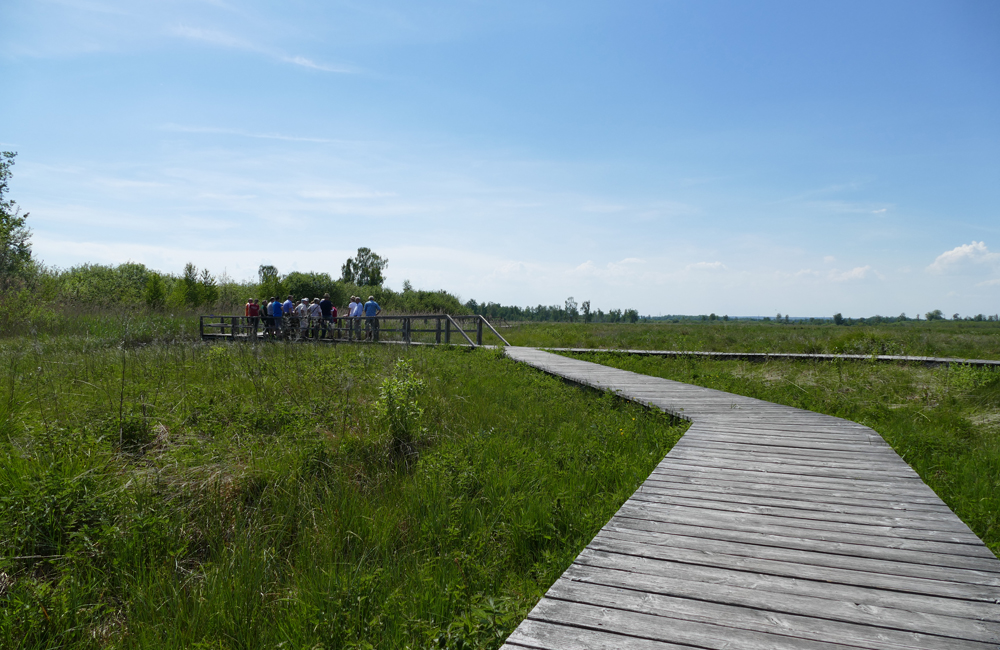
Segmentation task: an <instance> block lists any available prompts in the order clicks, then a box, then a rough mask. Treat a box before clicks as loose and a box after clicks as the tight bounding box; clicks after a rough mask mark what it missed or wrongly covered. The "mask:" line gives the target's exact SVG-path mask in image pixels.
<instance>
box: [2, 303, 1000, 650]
mask: <svg viewBox="0 0 1000 650" xmlns="http://www.w3.org/2000/svg"><path fill="white" fill-rule="evenodd" d="M196 329H197V321H196V320H195V321H194V322H193V323H192V322H191V319H190V318H189V317H188V318H185V317H182V316H180V315H178V316H175V317H167V316H163V317H157V316H150V315H146V316H141V317H135V318H129V317H125V316H122V315H119V316H117V317H116V316H113V315H111V316H101V315H96V314H89V315H84V316H83V317H81V318H78V319H75V320H73V319H70V320H67V319H65V318H63V319H58V320H53V321H52V322H51V323H47V324H46V323H41V322H40V323H37V324H36V326H34V327H33V330H34V333H33V334H31V335H21V336H15V337H7V338H3V339H0V547H2V548H3V554H2V559H0V647H12V648H14V647H17V648H20V647H24V648H43V647H44V648H54V647H66V648H70V647H72V648H77V647H83V648H87V647H90V648H138V647H143V648H145V647H167V646H169V647H176V646H183V647H199V648H258V647H260V648H263V647H268V648H274V647H308V648H313V647H316V648H319V647H330V648H334V647H345V648H375V647H377V648H407V647H410V648H423V647H431V646H433V647H440V648H464V647H470V646H471V647H484V648H495V647H498V646H499V645H500V643H501V642H502V640H503V638H505V636H506V635H507V634H508V633H509V632H510V631H511V630H512V629H513V628H514V627H515V626H516V625H517V623H518V622H519V621H520V620H521V618H522V617H523V616H524V615H525V614H526V613H527V611H528V610H529V609H530V608H531V607H532V606H533V604H534V603H535V601H536V600H537V599H538V597H539V596H540V595H541V594H542V593H543V592H544V591H545V589H546V588H547V587H548V585H549V584H551V583H552V582H553V581H554V580H555V579H556V578H557V577H558V576H559V575H560V574H561V573H562V571H563V570H564V569H565V568H566V566H568V564H569V563H570V562H571V561H572V559H573V558H574V557H575V555H576V554H577V553H578V552H579V550H580V549H581V548H582V547H583V546H585V545H586V544H587V543H588V542H589V540H590V538H591V537H592V536H593V535H594V534H595V533H596V531H597V530H598V529H599V528H600V527H601V526H602V525H603V524H604V523H605V522H606V521H607V520H608V519H609V518H610V517H611V515H612V514H613V513H614V511H615V510H616V509H617V508H618V506H619V505H620V504H621V503H622V502H623V501H624V500H625V499H626V498H627V497H628V496H629V495H630V494H631V493H632V491H634V489H635V488H636V486H638V485H639V484H640V483H641V482H642V481H643V480H644V479H645V477H646V476H647V475H648V473H649V472H650V471H651V469H652V468H653V466H654V465H655V464H656V463H657V462H659V460H660V459H661V458H662V457H663V456H664V454H666V453H667V451H669V449H670V447H671V446H672V445H673V444H674V442H676V440H677V439H678V438H679V436H680V435H681V434H682V433H683V430H684V426H683V425H681V424H679V423H677V422H676V421H672V420H670V419H669V418H667V417H666V416H664V415H662V414H657V413H654V412H651V411H648V410H646V409H643V408H641V407H638V406H635V405H631V404H628V403H625V402H622V401H620V400H618V399H616V398H613V397H611V396H608V395H603V394H599V393H596V392H593V391H588V390H585V389H581V388H577V387H574V386H571V385H567V384H565V383H563V382H561V381H558V380H555V379H553V378H550V377H547V376H545V375H543V374H541V373H539V372H536V371H533V370H531V369H529V368H526V367H523V366H520V365H518V364H514V363H512V362H510V361H509V360H507V359H505V358H503V357H502V355H501V354H500V353H499V352H497V351H494V350H476V351H469V350H467V349H464V348H459V347H451V348H423V347H412V348H405V347H402V346H371V345H364V346H358V345H339V346H326V345H323V346H317V345H312V344H285V343H274V344H263V345H245V344H228V343H217V344H204V343H202V342H200V341H197V340H194V335H195V333H196ZM502 333H503V334H504V336H505V337H507V338H508V340H510V341H511V343H514V344H531V345H549V346H559V347H605V346H607V347H610V346H622V347H630V348H639V347H645V348H656V349H703V350H720V351H787V352H795V351H807V352H828V351H844V352H861V353H871V352H873V351H878V352H886V353H904V354H939V355H956V356H969V357H978V358H1000V343H998V338H1000V327H997V325H996V324H995V323H964V322H960V323H952V322H945V323H941V322H935V323H926V322H925V323H903V324H899V325H890V326H881V327H857V326H854V327H836V326H834V325H795V324H790V325H786V324H778V323H760V322H755V323H754V322H728V323H725V322H707V323H656V324H648V325H647V324H637V325H628V324H621V325H583V324H529V325H523V326H516V327H514V328H510V329H504V330H502ZM875 348H877V349H875ZM583 357H584V358H588V359H592V360H596V361H599V362H601V363H605V364H608V365H613V366H616V367H622V368H627V369H630V370H635V371H638V372H644V373H647V374H651V375H658V376H664V377H668V378H672V379H679V380H681V381H688V382H691V383H696V384H700V385H705V386H711V387H714V388H720V389H723V390H728V391H732V392H735V393H740V394H744V395H750V396H753V397H760V398H763V399H767V400H771V401H775V402H780V403H785V404H790V405H792V406H798V407H801V408H808V409H812V410H816V411H820V412H824V413H830V414H832V415H838V416H842V417H847V418H850V419H852V420H856V421H858V422H862V423H864V424H867V425H869V426H872V427H873V428H875V429H876V430H877V431H879V433H881V434H882V435H883V436H884V437H885V438H886V440H887V441H888V442H889V443H890V444H892V445H893V447H894V448H895V449H896V450H897V451H898V452H899V453H900V454H901V455H902V456H903V458H904V459H906V460H907V462H909V463H910V464H911V465H912V466H913V467H914V468H915V469H916V470H917V471H918V472H919V473H920V475H921V476H922V477H923V478H924V480H925V481H927V483H928V484H929V485H930V486H931V487H932V488H934V489H935V490H936V491H937V492H938V494H940V495H941V496H942V498H943V499H944V500H945V502H947V503H948V504H949V505H950V506H951V507H952V508H953V509H954V510H955V512H956V513H957V514H958V515H959V516H960V517H961V518H962V519H963V520H964V521H966V523H968V524H969V525H970V527H972V529H973V530H974V531H975V532H976V533H977V534H978V535H979V536H980V537H981V538H983V539H984V541H986V542H987V544H988V545H989V546H990V548H991V549H992V550H993V551H994V553H998V552H1000V514H998V513H1000V496H998V495H1000V373H997V372H995V371H991V370H979V369H974V368H970V367H963V366H953V367H951V368H925V367H922V366H916V365H900V364H873V363H869V362H831V363H825V362H824V363H817V362H791V361H772V362H768V363H762V364H754V363H748V362H740V361H710V360H700V359H693V358H680V359H660V358H646V357H636V356H628V355H620V354H608V353H600V352H595V353H592V354H585V355H583Z"/></svg>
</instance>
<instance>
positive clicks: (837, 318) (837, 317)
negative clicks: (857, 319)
mask: <svg viewBox="0 0 1000 650" xmlns="http://www.w3.org/2000/svg"><path fill="white" fill-rule="evenodd" d="M833 324H834V325H843V324H844V317H843V316H842V315H841V314H840V312H839V311H838V312H837V313H836V314H834V315H833Z"/></svg>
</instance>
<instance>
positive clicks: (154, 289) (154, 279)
mask: <svg viewBox="0 0 1000 650" xmlns="http://www.w3.org/2000/svg"><path fill="white" fill-rule="evenodd" d="M143 298H144V299H145V301H146V304H147V305H149V306H150V307H152V308H153V309H159V308H160V307H162V306H163V305H164V303H166V301H167V288H166V286H165V285H164V283H163V278H161V277H160V274H159V273H155V272H154V273H150V274H149V279H147V280H146V290H145V294H144V296H143Z"/></svg>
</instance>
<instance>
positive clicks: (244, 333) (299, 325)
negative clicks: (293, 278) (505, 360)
mask: <svg viewBox="0 0 1000 650" xmlns="http://www.w3.org/2000/svg"><path fill="white" fill-rule="evenodd" d="M463 325H464V327H463ZM484 330H489V331H490V332H492V333H493V335H494V336H496V337H497V339H499V340H500V341H501V342H502V343H503V344H504V345H510V343H508V342H507V340H506V339H504V337H502V336H500V333H499V332H497V331H496V329H495V328H494V327H493V326H492V325H490V323H489V321H487V320H486V319H485V318H483V317H482V316H478V315H473V316H450V315H448V314H416V315H411V316H373V317H364V316H360V317H354V318H350V317H347V318H345V317H339V318H335V319H332V320H329V321H324V320H323V319H321V318H305V319H300V318H298V317H295V316H284V317H282V318H271V317H264V316H260V317H251V316H217V315H207V316H200V317H199V321H198V331H199V332H200V334H201V338H202V339H206V340H213V339H225V340H230V341H258V340H315V341H325V342H334V341H341V342H352V341H353V342H359V341H376V342H377V341H395V342H402V343H435V344H445V345H449V344H451V343H452V338H453V337H452V334H455V335H456V338H457V336H458V335H461V338H463V339H465V343H466V344H468V345H470V346H472V347H476V346H479V345H482V344H483V333H484ZM431 334H433V337H431V336H429V335H431ZM431 338H433V341H431V340H426V339H431ZM473 338H474V339H475V340H474V341H473ZM421 339H425V340H421ZM457 342H458V343H460V344H461V341H460V340H459V341H457Z"/></svg>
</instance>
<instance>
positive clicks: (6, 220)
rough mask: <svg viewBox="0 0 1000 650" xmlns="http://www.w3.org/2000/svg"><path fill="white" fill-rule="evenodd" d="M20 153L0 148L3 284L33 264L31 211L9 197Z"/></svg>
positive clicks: (0, 264) (0, 275) (0, 276)
mask: <svg viewBox="0 0 1000 650" xmlns="http://www.w3.org/2000/svg"><path fill="white" fill-rule="evenodd" d="M15 156H17V154H16V153H14V152H12V151H4V152H0V285H7V284H9V283H10V282H11V281H12V280H13V279H14V278H17V277H18V276H23V275H24V274H25V273H26V272H27V271H28V270H29V269H30V268H31V244H30V243H29V240H30V239H31V230H30V229H29V228H28V227H27V226H26V225H25V222H26V221H27V219H28V213H27V212H25V213H24V214H21V208H20V207H19V206H18V205H17V203H15V202H14V201H13V200H11V199H5V198H4V195H5V194H7V191H8V189H7V181H9V180H10V177H11V171H10V168H11V167H13V166H14V157H15Z"/></svg>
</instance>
